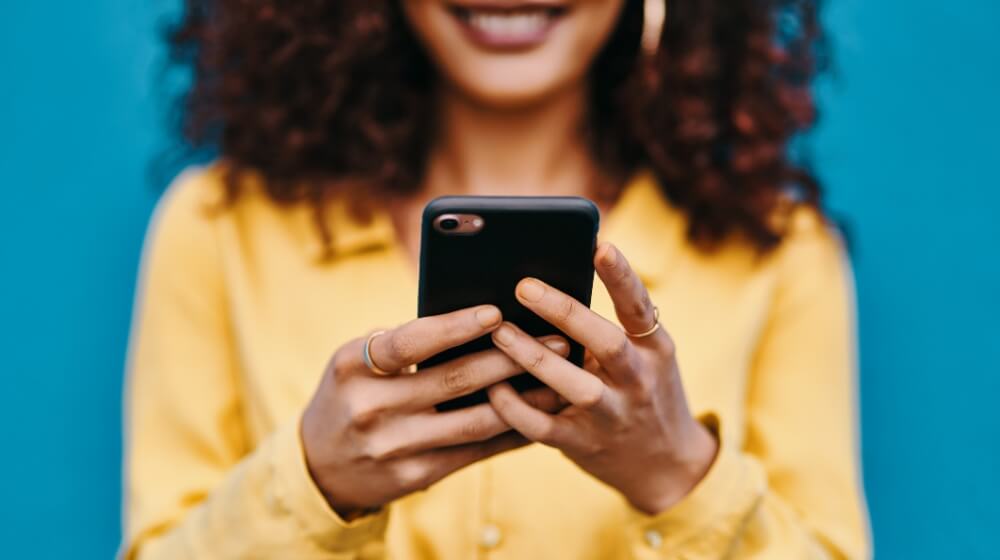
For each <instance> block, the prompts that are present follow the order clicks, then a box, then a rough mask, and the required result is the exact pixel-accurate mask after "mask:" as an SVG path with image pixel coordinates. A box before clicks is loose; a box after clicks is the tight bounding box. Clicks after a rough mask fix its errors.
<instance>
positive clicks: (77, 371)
mask: <svg viewBox="0 0 1000 560" xmlns="http://www.w3.org/2000/svg"><path fill="white" fill-rule="evenodd" d="M828 4H830V10H829V12H828V16H829V17H828V19H829V21H830V23H831V26H832V27H833V30H834V31H835V33H836V34H837V41H836V43H837V51H838V58H839V70H840V77H839V78H837V79H836V80H833V81H827V82H825V83H824V85H823V86H822V88H821V89H822V92H823V96H824V99H825V102H826V103H825V111H824V124H823V125H822V127H821V129H820V131H819V132H818V134H817V135H816V136H815V137H814V141H813V147H814V150H813V151H814V152H815V156H816V161H817V163H818V165H819V167H820V169H821V171H822V172H823V174H824V176H825V177H826V178H827V180H828V183H829V185H830V191H831V198H830V202H831V205H832V206H833V208H835V209H836V210H837V211H838V212H840V213H841V214H843V215H845V216H846V217H847V218H848V219H849V221H850V222H851V223H852V224H853V233H854V241H855V250H856V255H855V258H856V269H857V276H858V286H859V303H860V319H861V339H862V364H863V380H862V390H863V416H864V461H865V475H866V483H867V489H868V496H869V501H870V506H871V512H872V517H873V524H874V529H875V536H876V541H877V544H878V547H879V552H880V556H881V557H882V558H940V557H961V558H987V557H989V556H991V554H990V553H991V552H992V548H993V543H992V542H991V541H990V540H989V539H987V538H985V537H986V535H991V534H993V533H994V531H995V528H996V527H997V526H1000V512H998V507H1000V506H998V503H1000V489H998V484H997V482H996V473H1000V449H998V446H1000V443H998V442H1000V419H998V418H1000V416H998V413H997V412H996V405H995V401H996V398H997V394H998V393H1000V382H998V378H1000V342H998V341H1000V327H998V325H1000V322H998V320H997V319H996V315H997V313H998V312H1000V301H998V296H997V287H998V286H1000V250H998V248H997V246H996V245H997V243H998V242H1000V225H998V220H997V219H996V214H997V212H996V209H997V208H1000V182H998V180H997V176H996V172H995V164H996V162H997V161H998V153H997V152H998V150H997V146H998V142H997V140H996V137H995V136H996V130H998V129H1000V111H998V109H997V105H996V103H997V101H998V97H1000V48H998V47H997V46H996V44H995V41H994V40H993V39H992V38H991V35H992V34H993V32H994V31H995V29H996V22H997V21H998V20H1000V7H998V6H1000V5H998V4H997V3H995V2H993V1H991V0H968V1H966V2H961V3H957V2H956V3H951V4H949V3H945V2H930V1H928V0H910V1H904V0H883V1H881V2H867V1H864V0H840V1H837V2H829V3H828ZM960 4H961V6H960ZM172 5H173V3H172V2H170V1H168V0H155V1H148V0H147V1H140V0H133V1H125V0H117V1H114V0H91V1H89V2H59V3H55V5H53V3H45V2H10V3H8V5H7V6H6V7H5V10H4V11H5V17H4V18H3V20H2V22H0V72H2V74H0V76H2V77H0V80H2V82H0V84H2V86H0V126H2V128H0V147H2V149H0V186H2V189H3V198H2V200H3V203H2V204H3V206H2V218H3V219H2V220H0V251H2V252H0V262H2V263H3V269H2V270H3V274H2V275H0V294H2V295H0V302H2V305H0V311H2V314H3V315H2V316H3V320H2V322H0V335H2V336H0V341H2V342H0V345H2V348H3V353H2V354H0V363H2V364H3V365H2V371H3V374H2V376H0V383H2V392H0V402H2V406H0V436H2V440H0V441H2V445H3V446H4V453H3V459H2V461H0V516H2V518H0V534H2V535H4V544H3V548H4V551H5V554H4V556H5V557H9V558H39V557H46V558H77V559H82V560H86V559H90V558H95V559H96V558H107V557H109V556H110V554H111V553H112V551H113V550H114V548H115V546H116V543H117V539H118V516H119V499H120V496H119V490H118V484H119V476H120V468H119V464H120V428H119V423H120V393H121V380H122V366H123V360H124V348H125V342H126V336H127V330H128V321H129V315H130V306H131V301H132V290H133V281H134V274H135V271H136V265H137V261H138V257H139V251H140V244H141V236H142V232H143V228H144V226H145V222H146V220H147V218H148V215H149V212H150V210H151V208H152V204H153V202H154V200H155V192H154V189H152V188H151V187H150V186H149V183H148V181H147V177H146V169H147V168H146V165H147V161H148V159H149V158H150V156H151V155H152V154H154V153H156V150H157V148H159V147H162V142H163V138H164V137H163V130H162V127H161V126H160V124H161V121H162V119H161V118H160V117H159V116H158V115H159V113H158V112H159V111H160V110H161V109H162V105H163V104H162V102H161V101H160V100H159V97H160V96H159V94H158V93H157V91H156V90H155V88H156V82H155V78H156V70H155V62H156V60H157V59H158V57H159V56H161V55H162V52H161V51H160V50H159V47H158V45H157V44H156V42H155V40H154V35H153V33H154V30H155V29H156V23H157V20H158V18H159V17H160V14H162V13H163V9H164V8H167V7H170V6H172ZM990 163H992V164H993V165H990ZM994 557H995V555H994Z"/></svg>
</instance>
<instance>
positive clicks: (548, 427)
mask: <svg viewBox="0 0 1000 560" xmlns="http://www.w3.org/2000/svg"><path fill="white" fill-rule="evenodd" d="M535 439H537V440H538V441H539V442H540V443H544V444H546V445H555V443H556V425H555V422H552V421H551V420H549V421H547V422H545V423H543V424H541V425H540V426H538V430H536V432H535Z"/></svg>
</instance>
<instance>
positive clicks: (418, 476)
mask: <svg viewBox="0 0 1000 560" xmlns="http://www.w3.org/2000/svg"><path fill="white" fill-rule="evenodd" d="M394 475H395V477H396V481H397V483H398V484H399V485H400V486H402V487H404V488H409V489H411V490H421V489H423V488H426V487H427V486H430V469H428V468H427V466H426V465H424V464H423V463H416V462H409V461H407V462H403V463H400V464H399V465H398V466H397V467H396V469H395V473H394Z"/></svg>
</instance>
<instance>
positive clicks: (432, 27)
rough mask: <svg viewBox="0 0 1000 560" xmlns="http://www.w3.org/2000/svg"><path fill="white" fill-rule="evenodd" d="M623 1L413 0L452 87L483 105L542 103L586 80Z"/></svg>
mask: <svg viewBox="0 0 1000 560" xmlns="http://www.w3.org/2000/svg"><path fill="white" fill-rule="evenodd" d="M623 4H624V0H576V1H572V0H532V1H530V2H528V1H522V0H505V1H503V2H498V1H495V0H453V1H440V0H407V1H405V2H404V3H403V5H404V8H405V11H406V14H407V19H408V20H409V23H410V25H411V27H412V28H413V30H414V32H415V34H416V35H417V37H418V38H419V39H420V41H421V43H423V45H424V47H425V48H426V51H427V53H428V55H429V56H430V57H431V59H432V60H433V61H434V63H435V66H437V67H438V69H439V70H440V72H441V74H442V75H443V76H444V78H445V80H446V81H447V82H448V84H446V86H447V87H448V88H449V89H450V90H452V91H457V92H459V93H460V94H461V95H462V97H464V98H466V99H468V100H471V101H473V102H475V103H477V104H480V105H484V106H489V107H495V108H498V109H501V108H502V109H510V108H517V107H524V106H530V105H535V104H539V103H543V102H544V101H546V100H547V99H550V98H552V97H553V96H555V95H558V94H560V93H562V92H565V91H566V90H567V89H568V88H570V87H572V86H573V85H580V84H582V83H583V82H584V81H585V80H586V76H587V74H588V69H589V67H590V63H591V61H592V60H593V58H594V57H595V55H596V53H597V51H598V50H599V49H600V47H601V46H602V45H603V43H604V41H605V40H606V39H607V37H608V36H609V34H610V33H611V31H612V28H613V26H614V24H615V22H616V21H617V18H618V14H619V13H620V10H621V7H622V5H623Z"/></svg>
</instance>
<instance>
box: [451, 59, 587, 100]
mask: <svg viewBox="0 0 1000 560" xmlns="http://www.w3.org/2000/svg"><path fill="white" fill-rule="evenodd" d="M564 69H565V66H551V67H550V66H549V65H547V64H537V63H531V62H528V63H526V64H506V65H488V64H486V65H482V66H479V70H478V71H474V72H469V73H467V74H463V75H451V76H448V82H449V84H450V86H451V88H452V89H453V90H456V91H457V92H458V93H459V95H461V97H463V98H465V99H466V100H468V101H471V102H472V103H474V104H476V105H480V106H483V107H488V108H494V109H498V110H513V109H519V108H529V107H532V106H537V105H541V104H544V103H545V102H546V101H549V100H552V99H555V98H557V97H558V96H559V95H560V94H561V93H563V92H565V91H566V90H567V89H570V88H571V87H572V86H573V85H574V84H576V83H577V82H578V81H580V80H582V79H583V73H581V75H580V76H577V75H563V74H561V73H560V70H564Z"/></svg>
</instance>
